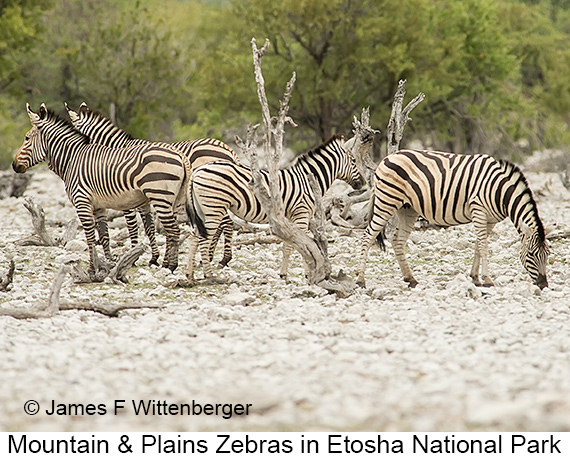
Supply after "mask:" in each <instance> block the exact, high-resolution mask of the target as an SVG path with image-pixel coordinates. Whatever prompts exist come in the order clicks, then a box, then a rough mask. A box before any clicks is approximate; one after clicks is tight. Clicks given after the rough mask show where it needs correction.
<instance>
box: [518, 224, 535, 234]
mask: <svg viewBox="0 0 570 457" xmlns="http://www.w3.org/2000/svg"><path fill="white" fill-rule="evenodd" d="M520 232H521V235H522V236H530V235H532V230H531V229H530V227H529V226H528V225H527V224H526V223H525V222H523V221H521V222H520Z"/></svg>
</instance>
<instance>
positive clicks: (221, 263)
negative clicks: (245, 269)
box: [218, 257, 232, 268]
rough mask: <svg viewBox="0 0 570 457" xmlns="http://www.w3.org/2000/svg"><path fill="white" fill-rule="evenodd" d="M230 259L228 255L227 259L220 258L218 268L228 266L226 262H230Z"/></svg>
mask: <svg viewBox="0 0 570 457" xmlns="http://www.w3.org/2000/svg"><path fill="white" fill-rule="evenodd" d="M230 260H232V258H231V257H230V258H229V259H222V260H220V263H219V264H218V265H219V267H220V268H224V267H227V266H228V263H230Z"/></svg>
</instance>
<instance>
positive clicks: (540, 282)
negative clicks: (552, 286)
mask: <svg viewBox="0 0 570 457" xmlns="http://www.w3.org/2000/svg"><path fill="white" fill-rule="evenodd" d="M535 284H536V285H537V286H538V287H540V289H541V290H542V289H544V288H545V287H548V281H547V279H546V275H538V278H536V282H535Z"/></svg>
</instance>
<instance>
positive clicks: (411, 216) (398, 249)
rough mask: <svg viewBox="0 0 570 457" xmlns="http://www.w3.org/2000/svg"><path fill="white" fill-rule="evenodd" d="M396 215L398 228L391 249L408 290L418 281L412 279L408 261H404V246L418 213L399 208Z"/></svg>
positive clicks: (410, 209)
mask: <svg viewBox="0 0 570 457" xmlns="http://www.w3.org/2000/svg"><path fill="white" fill-rule="evenodd" d="M397 214H398V228H397V230H396V233H395V234H394V238H392V247H393V248H394V253H395V254H396V260H398V264H399V265H400V270H401V271H402V275H403V276H404V281H405V282H407V283H408V286H409V287H410V288H413V287H416V286H417V285H418V281H416V279H415V278H414V275H413V274H412V270H411V268H410V265H409V264H408V261H407V260H406V245H407V241H408V238H409V237H410V233H412V230H413V229H414V224H415V222H416V220H417V219H418V213H417V212H416V211H415V210H414V209H412V208H410V207H407V208H400V209H399V210H398V212H397Z"/></svg>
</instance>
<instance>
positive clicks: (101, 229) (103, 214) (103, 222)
mask: <svg viewBox="0 0 570 457" xmlns="http://www.w3.org/2000/svg"><path fill="white" fill-rule="evenodd" d="M93 213H94V215H95V223H96V226H97V232H98V233H99V242H100V243H101V246H103V252H104V253H105V257H106V259H107V260H110V261H113V260H115V258H114V257H113V255H112V254H111V247H110V240H109V226H108V224H107V211H105V210H104V209H102V208H98V209H96V210H94V211H93Z"/></svg>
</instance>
